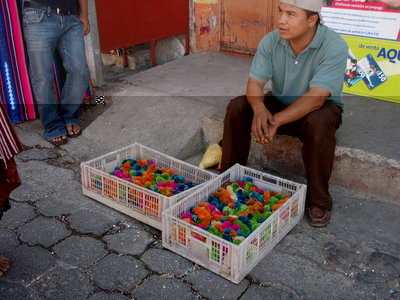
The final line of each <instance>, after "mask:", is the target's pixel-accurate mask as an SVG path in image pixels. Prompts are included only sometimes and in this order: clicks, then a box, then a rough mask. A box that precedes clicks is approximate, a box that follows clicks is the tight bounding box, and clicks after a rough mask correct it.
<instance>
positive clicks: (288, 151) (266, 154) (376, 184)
mask: <svg viewBox="0 0 400 300" xmlns="http://www.w3.org/2000/svg"><path fill="white" fill-rule="evenodd" d="M202 128H203V132H204V139H205V143H206V144H209V143H216V142H218V141H220V140H221V139H222V133H223V120H220V119H215V118H210V117H206V118H204V119H203V122H202ZM301 147H302V143H301V142H300V141H299V140H298V139H296V138H293V137H289V136H277V138H276V139H275V140H274V142H272V143H271V144H269V145H266V146H261V145H258V144H256V143H254V142H252V144H251V149H250V157H249V161H248V164H249V165H258V166H261V167H262V168H265V169H267V170H271V171H274V172H278V173H280V174H290V176H301V177H303V178H304V177H305V171H304V167H303V162H302V158H301ZM331 183H332V184H335V185H339V186H341V187H344V188H347V189H350V190H352V191H354V192H357V193H368V194H372V195H376V196H379V197H380V198H388V199H390V200H395V201H399V200H400V196H399V191H398V188H395V187H399V186H400V162H399V161H397V160H394V159H389V158H386V157H383V156H381V155H377V154H374V153H369V152H366V151H363V150H359V149H352V148H347V147H342V146H340V145H338V146H337V147H336V157H335V162H334V167H333V171H332V177H331Z"/></svg>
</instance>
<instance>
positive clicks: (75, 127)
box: [66, 124, 82, 138]
mask: <svg viewBox="0 0 400 300" xmlns="http://www.w3.org/2000/svg"><path fill="white" fill-rule="evenodd" d="M66 128H67V136H68V137H71V138H74V137H77V136H80V135H81V133H82V128H81V126H80V125H79V124H68V125H67V126H66Z"/></svg>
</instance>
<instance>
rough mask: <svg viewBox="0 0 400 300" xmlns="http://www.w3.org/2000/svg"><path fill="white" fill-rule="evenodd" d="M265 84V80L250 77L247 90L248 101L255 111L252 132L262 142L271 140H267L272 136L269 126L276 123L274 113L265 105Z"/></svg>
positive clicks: (258, 141) (257, 140)
mask: <svg viewBox="0 0 400 300" xmlns="http://www.w3.org/2000/svg"><path fill="white" fill-rule="evenodd" d="M264 85H265V82H262V81H260V80H257V79H254V78H251V77H250V78H249V80H248V82H247V91H246V96H247V101H248V102H249V103H250V105H251V107H252V108H253V112H254V117H253V124H252V127H251V132H252V134H253V136H254V138H255V140H256V142H257V143H261V144H265V143H267V142H270V141H269V140H267V139H268V137H269V136H270V134H269V128H270V126H271V125H272V126H274V125H275V122H274V118H273V116H272V114H271V113H270V112H269V110H268V109H267V108H266V107H265V105H264ZM271 141H272V140H271Z"/></svg>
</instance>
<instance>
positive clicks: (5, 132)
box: [0, 102, 22, 166]
mask: <svg viewBox="0 0 400 300" xmlns="http://www.w3.org/2000/svg"><path fill="white" fill-rule="evenodd" d="M21 151H22V145H21V143H20V142H19V139H18V137H17V135H16V133H15V131H14V128H13V126H12V124H11V122H10V120H9V118H8V116H7V113H6V108H5V105H4V103H2V102H0V158H1V159H2V160H3V163H4V164H5V165H6V166H7V161H9V160H10V159H11V158H13V156H14V155H15V154H17V153H19V152H21Z"/></svg>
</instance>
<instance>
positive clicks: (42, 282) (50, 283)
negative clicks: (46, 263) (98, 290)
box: [30, 266, 95, 300]
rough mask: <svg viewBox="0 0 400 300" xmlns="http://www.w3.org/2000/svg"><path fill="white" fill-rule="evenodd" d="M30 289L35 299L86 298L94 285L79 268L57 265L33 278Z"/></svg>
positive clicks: (61, 299) (66, 299)
mask: <svg viewBox="0 0 400 300" xmlns="http://www.w3.org/2000/svg"><path fill="white" fill-rule="evenodd" d="M30 289H31V290H33V292H32V293H33V294H34V295H35V298H36V299H43V300H44V299H49V300H54V299H57V300H64V299H65V300H70V299H86V298H87V297H88V296H89V295H90V293H92V292H93V290H94V289H95V287H94V286H92V285H91V284H90V280H89V275H87V274H85V273H83V272H82V271H81V270H79V269H77V268H70V269H67V268H64V267H61V266H57V267H56V268H54V269H52V270H51V271H49V272H48V273H46V274H44V275H42V276H40V277H39V278H38V279H37V280H35V281H34V282H33V283H32V284H31V285H30Z"/></svg>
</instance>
